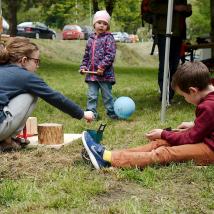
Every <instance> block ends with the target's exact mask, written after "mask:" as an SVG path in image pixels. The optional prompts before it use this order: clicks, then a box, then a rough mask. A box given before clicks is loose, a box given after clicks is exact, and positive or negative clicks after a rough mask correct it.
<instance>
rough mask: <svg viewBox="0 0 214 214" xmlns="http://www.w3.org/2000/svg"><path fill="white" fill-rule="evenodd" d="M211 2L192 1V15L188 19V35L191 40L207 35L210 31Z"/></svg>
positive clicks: (209, 0)
mask: <svg viewBox="0 0 214 214" xmlns="http://www.w3.org/2000/svg"><path fill="white" fill-rule="evenodd" d="M211 1H213V0H203V1H201V0H192V2H191V3H192V5H193V13H192V16H191V17H190V19H189V20H188V21H189V28H188V34H189V35H190V38H191V39H193V40H194V39H195V38H196V37H198V36H201V35H205V34H209V33H210V30H211V25H210V21H211V14H210V2H211Z"/></svg>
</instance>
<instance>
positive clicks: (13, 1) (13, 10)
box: [7, 0, 18, 36]
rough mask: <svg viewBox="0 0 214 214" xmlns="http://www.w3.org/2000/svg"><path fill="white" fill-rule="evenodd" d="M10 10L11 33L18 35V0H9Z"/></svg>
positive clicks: (11, 34)
mask: <svg viewBox="0 0 214 214" xmlns="http://www.w3.org/2000/svg"><path fill="white" fill-rule="evenodd" d="M7 5H8V11H10V13H9V25H10V28H9V33H10V36H16V34H17V10H18V1H17V0H8V3H7Z"/></svg>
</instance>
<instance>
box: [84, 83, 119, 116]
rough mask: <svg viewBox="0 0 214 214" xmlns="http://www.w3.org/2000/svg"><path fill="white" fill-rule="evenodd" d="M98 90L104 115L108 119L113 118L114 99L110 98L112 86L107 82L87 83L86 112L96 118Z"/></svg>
mask: <svg viewBox="0 0 214 214" xmlns="http://www.w3.org/2000/svg"><path fill="white" fill-rule="evenodd" d="M99 89H100V90H101V94H102V99H103V104H104V106H105V109H106V113H107V115H108V116H109V117H113V116H115V113H114V99H113V96H112V93H111V91H112V84H111V83H108V82H88V100H87V110H88V111H92V112H93V113H94V115H95V117H96V118H97V117H98V113H97V103H98V95H99Z"/></svg>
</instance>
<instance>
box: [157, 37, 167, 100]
mask: <svg viewBox="0 0 214 214" xmlns="http://www.w3.org/2000/svg"><path fill="white" fill-rule="evenodd" d="M165 44H166V36H165V35H157V45H158V57H159V69H158V85H159V88H160V93H161V95H160V101H161V100H162V92H163V75H164V59H165Z"/></svg>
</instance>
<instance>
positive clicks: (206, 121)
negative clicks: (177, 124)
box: [161, 106, 214, 145]
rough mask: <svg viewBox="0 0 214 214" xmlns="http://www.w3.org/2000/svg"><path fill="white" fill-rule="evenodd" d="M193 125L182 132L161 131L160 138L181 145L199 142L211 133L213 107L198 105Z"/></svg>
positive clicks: (213, 124) (213, 122)
mask: <svg viewBox="0 0 214 214" xmlns="http://www.w3.org/2000/svg"><path fill="white" fill-rule="evenodd" d="M194 123H195V125H194V126H193V127H192V128H190V129H188V130H187V131H183V132H170V131H163V132H162V134H161V138H162V139H164V140H167V141H168V142H169V143H170V144H171V145H183V144H194V143H200V142H202V141H203V139H204V138H205V137H206V136H209V135H210V134H211V133H212V130H213V127H214V117H213V109H212V107H209V106H202V107H199V108H198V110H197V118H196V119H195V121H194Z"/></svg>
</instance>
